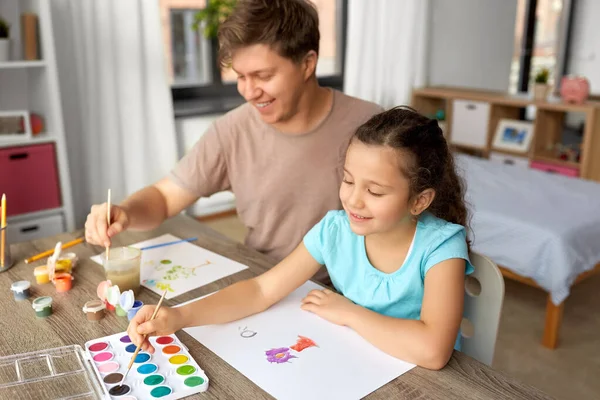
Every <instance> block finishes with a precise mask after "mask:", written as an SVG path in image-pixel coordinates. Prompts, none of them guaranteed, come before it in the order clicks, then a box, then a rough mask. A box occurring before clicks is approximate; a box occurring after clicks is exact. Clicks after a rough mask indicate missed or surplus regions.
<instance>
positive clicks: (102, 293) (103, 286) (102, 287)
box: [96, 281, 112, 301]
mask: <svg viewBox="0 0 600 400" xmlns="http://www.w3.org/2000/svg"><path fill="white" fill-rule="evenodd" d="M111 285H112V282H111V281H102V282H100V283H99V284H98V289H97V290H96V294H97V295H98V298H99V299H100V300H102V301H104V300H106V291H107V290H108V288H109V287H110V286H111Z"/></svg>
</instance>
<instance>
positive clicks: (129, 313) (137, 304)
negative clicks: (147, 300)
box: [127, 300, 144, 321]
mask: <svg viewBox="0 0 600 400" xmlns="http://www.w3.org/2000/svg"><path fill="white" fill-rule="evenodd" d="M143 306H144V303H143V302H142V301H141V300H136V301H134V302H133V307H131V309H130V310H129V311H127V319H128V320H129V321H131V320H132V319H133V317H135V314H137V312H138V311H140V308H142V307H143Z"/></svg>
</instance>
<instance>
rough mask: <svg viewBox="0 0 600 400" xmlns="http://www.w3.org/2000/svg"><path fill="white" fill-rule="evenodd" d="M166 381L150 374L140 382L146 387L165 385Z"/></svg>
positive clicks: (159, 375) (162, 377)
mask: <svg viewBox="0 0 600 400" xmlns="http://www.w3.org/2000/svg"><path fill="white" fill-rule="evenodd" d="M165 381H166V379H165V377H164V376H162V375H161V374H152V375H148V376H147V377H145V378H144V380H143V381H142V382H144V385H146V386H156V385H160V384H163V383H165Z"/></svg>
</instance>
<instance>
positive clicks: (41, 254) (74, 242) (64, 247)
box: [25, 237, 84, 264]
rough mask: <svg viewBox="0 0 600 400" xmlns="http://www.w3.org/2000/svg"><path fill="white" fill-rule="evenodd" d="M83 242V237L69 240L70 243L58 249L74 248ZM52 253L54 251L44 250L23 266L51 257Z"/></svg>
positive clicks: (26, 261)
mask: <svg viewBox="0 0 600 400" xmlns="http://www.w3.org/2000/svg"><path fill="white" fill-rule="evenodd" d="M83 240H84V238H83V237H80V238H77V239H75V240H71V241H70V242H67V243H65V244H63V245H62V246H61V247H60V248H61V249H66V248H68V247H72V246H75V245H76V244H79V243H82V242H83ZM53 253H54V249H50V250H46V251H44V252H43V253H40V254H36V255H35V256H33V257H29V258H28V259H27V260H25V264H29V263H32V262H34V261H37V260H39V259H41V258H44V257H48V256H51V255H52V254H53Z"/></svg>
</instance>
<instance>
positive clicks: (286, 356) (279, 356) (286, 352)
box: [265, 347, 298, 364]
mask: <svg viewBox="0 0 600 400" xmlns="http://www.w3.org/2000/svg"><path fill="white" fill-rule="evenodd" d="M265 355H266V356H267V361H268V362H270V363H277V364H283V363H286V362H288V361H289V360H290V359H292V358H298V357H296V356H295V355H293V354H290V349H289V347H280V348H278V349H271V350H267V351H266V352H265Z"/></svg>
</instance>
